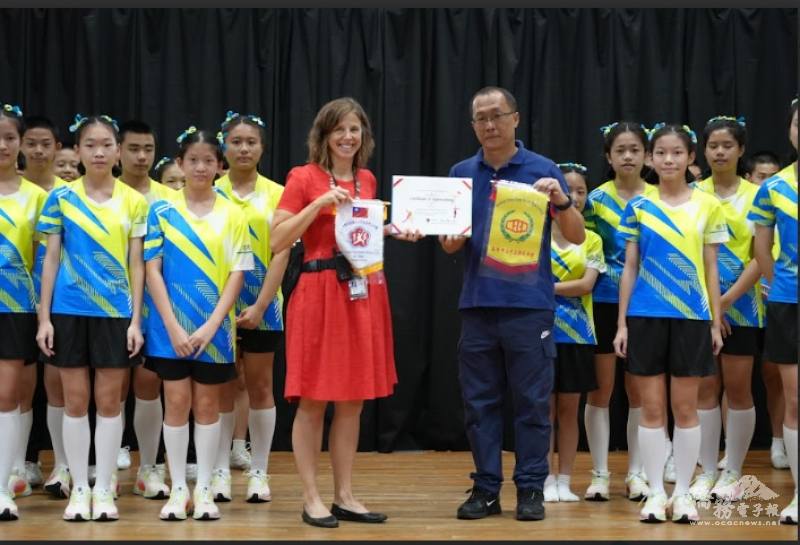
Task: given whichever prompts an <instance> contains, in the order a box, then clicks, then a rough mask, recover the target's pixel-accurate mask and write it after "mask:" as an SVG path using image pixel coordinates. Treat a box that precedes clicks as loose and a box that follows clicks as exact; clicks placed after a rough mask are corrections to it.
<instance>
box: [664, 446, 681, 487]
mask: <svg viewBox="0 0 800 545" xmlns="http://www.w3.org/2000/svg"><path fill="white" fill-rule="evenodd" d="M677 478H678V477H677V473H675V458H674V457H673V456H672V453H670V455H669V457H668V458H667V462H666V463H665V464H664V482H665V483H674V482H675V481H676V480H677Z"/></svg>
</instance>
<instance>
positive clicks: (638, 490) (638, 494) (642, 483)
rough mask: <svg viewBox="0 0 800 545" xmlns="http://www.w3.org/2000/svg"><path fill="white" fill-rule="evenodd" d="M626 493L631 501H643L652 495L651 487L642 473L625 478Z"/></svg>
mask: <svg viewBox="0 0 800 545" xmlns="http://www.w3.org/2000/svg"><path fill="white" fill-rule="evenodd" d="M625 492H626V493H627V494H628V499H629V500H631V501H642V499H644V498H646V497H647V495H648V494H650V487H649V486H648V485H647V481H646V480H645V479H644V476H643V475H642V474H641V473H628V476H627V477H625Z"/></svg>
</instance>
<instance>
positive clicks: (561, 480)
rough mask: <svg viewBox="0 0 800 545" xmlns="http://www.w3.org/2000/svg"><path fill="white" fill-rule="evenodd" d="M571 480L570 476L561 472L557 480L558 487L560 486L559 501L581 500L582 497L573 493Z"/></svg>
mask: <svg viewBox="0 0 800 545" xmlns="http://www.w3.org/2000/svg"><path fill="white" fill-rule="evenodd" d="M569 481H570V476H569V475H564V474H559V476H558V480H557V485H556V486H557V487H558V499H559V501H579V500H580V498H579V497H578V496H576V495H575V494H573V492H572V490H570V488H569Z"/></svg>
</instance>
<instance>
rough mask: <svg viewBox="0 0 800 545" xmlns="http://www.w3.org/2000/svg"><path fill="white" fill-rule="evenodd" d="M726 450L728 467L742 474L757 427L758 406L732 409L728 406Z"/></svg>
mask: <svg viewBox="0 0 800 545" xmlns="http://www.w3.org/2000/svg"><path fill="white" fill-rule="evenodd" d="M726 429H727V431H726V433H727V436H726V438H725V452H727V453H728V465H727V469H730V470H732V471H736V472H737V473H739V474H740V475H741V473H742V464H744V459H745V457H746V456H747V450H748V449H749V448H750V440H751V439H752V438H753V432H754V431H755V429H756V408H755V407H750V408H749V409H742V410H737V409H731V408H730V407H728V422H727V426H726Z"/></svg>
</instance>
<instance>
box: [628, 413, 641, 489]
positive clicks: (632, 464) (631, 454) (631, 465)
mask: <svg viewBox="0 0 800 545" xmlns="http://www.w3.org/2000/svg"><path fill="white" fill-rule="evenodd" d="M641 415H642V409H640V408H630V409H628V425H627V427H626V428H625V434H626V436H627V438H628V473H629V474H630V473H641V472H642V454H641V452H639V419H640V417H641Z"/></svg>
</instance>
